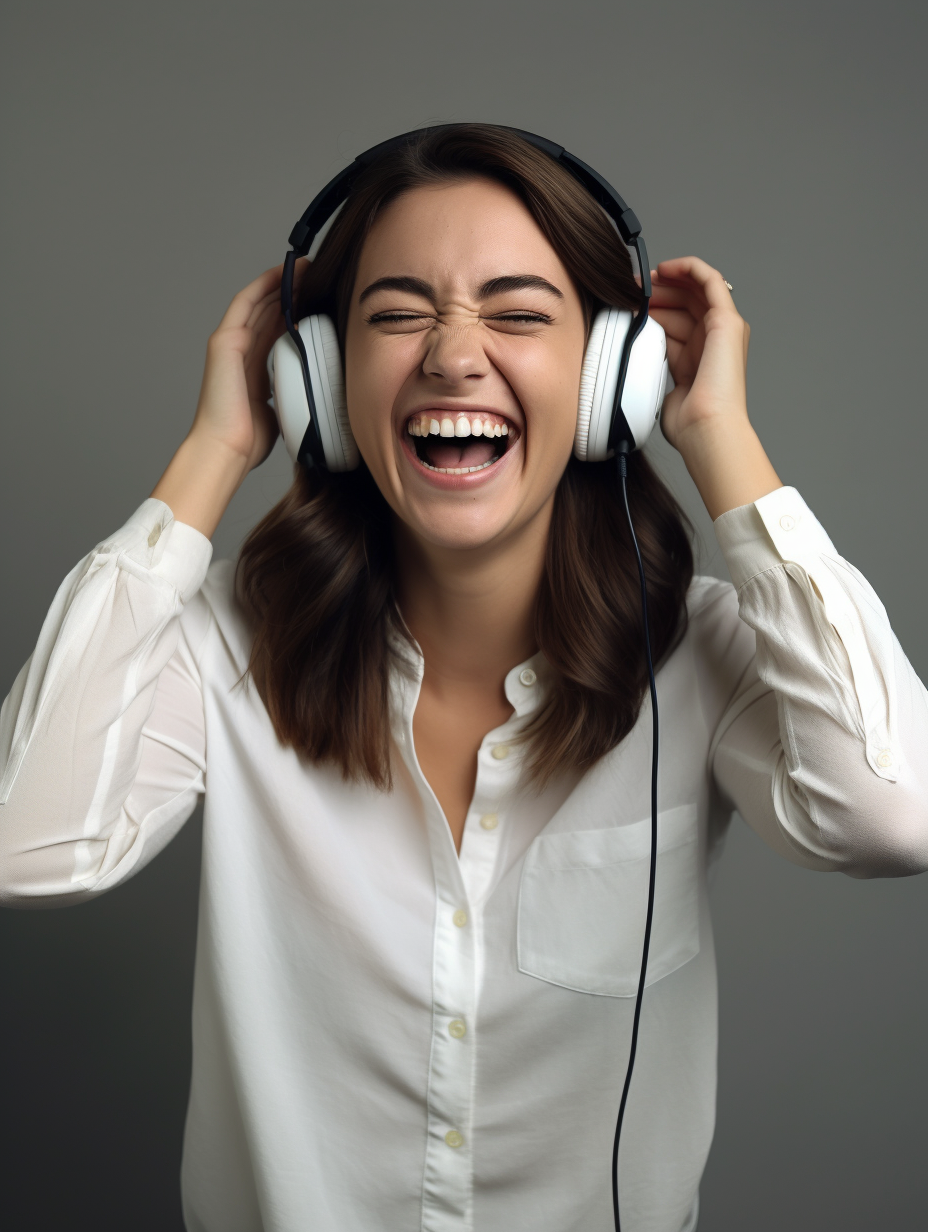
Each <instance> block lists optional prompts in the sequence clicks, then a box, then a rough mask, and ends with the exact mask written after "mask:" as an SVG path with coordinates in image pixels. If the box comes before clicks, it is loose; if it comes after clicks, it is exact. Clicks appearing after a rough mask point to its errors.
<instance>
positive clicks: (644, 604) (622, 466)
mask: <svg viewBox="0 0 928 1232" xmlns="http://www.w3.org/2000/svg"><path fill="white" fill-rule="evenodd" d="M616 461H617V463H618V469H619V482H620V483H621V485H622V502H623V504H624V505H625V517H626V518H627V519H628V529H629V532H630V534H631V537H632V546H633V547H634V549H635V559H636V560H637V562H638V581H639V584H640V586H641V620H642V625H643V627H644V652H645V658H646V660H647V667H648V688H649V690H650V693H651V860H650V867H649V870H648V911H647V916H646V918H645V926H644V946H643V949H642V954H641V973H640V975H639V977H638V993H637V995H636V997H635V1016H634V1018H633V1020H632V1042H631V1047H630V1049H629V1054H628V1069H627V1070H626V1073H625V1085H624V1087H623V1088H622V1101H621V1103H620V1104H619V1118H618V1121H617V1122H616V1127H615V1140H614V1141H613V1144H612V1213H613V1216H614V1218H615V1232H622V1224H621V1221H620V1219H619V1139H620V1137H621V1136H622V1121H623V1120H624V1118H625V1105H626V1103H627V1102H628V1090H629V1087H630V1086H631V1082H632V1070H633V1069H634V1068H635V1053H636V1052H637V1050H638V1026H639V1023H640V1021H641V999H642V996H643V995H644V982H645V977H646V976H647V973H648V949H649V948H650V945H651V922H652V920H653V918H654V883H655V878H656V873H657V754H658V737H659V726H658V718H657V685H656V684H655V682H654V662H653V660H652V658H651V637H650V634H649V632H648V587H647V583H646V581H645V575H644V562H643V561H642V559H641V549H640V548H639V547H638V539H637V536H636V535H635V527H634V524H633V522H632V514H631V510H630V509H629V506H628V485H627V479H628V444H627V443H626V442H624V441H623V442H622V443H621V444H620V445H619V446H618V449H617V451H616Z"/></svg>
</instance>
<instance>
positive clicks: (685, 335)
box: [650, 306, 696, 344]
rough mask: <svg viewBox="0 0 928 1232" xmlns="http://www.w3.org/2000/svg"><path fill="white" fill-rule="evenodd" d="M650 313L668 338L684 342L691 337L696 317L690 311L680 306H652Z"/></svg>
mask: <svg viewBox="0 0 928 1232" xmlns="http://www.w3.org/2000/svg"><path fill="white" fill-rule="evenodd" d="M650 315H651V316H652V317H653V318H654V320H655V321H656V322H657V323H658V325H659V326H660V327H661V329H662V330H663V331H664V333H665V334H666V335H667V337H668V338H673V339H674V341H676V342H682V343H684V344H686V343H687V342H689V340H690V338H692V336H693V331H694V330H695V328H696V318H695V317H694V316H693V314H692V313H691V312H687V311H685V310H684V309H682V308H654V307H653V306H652V308H651V313H650Z"/></svg>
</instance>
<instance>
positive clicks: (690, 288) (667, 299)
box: [651, 273, 708, 317]
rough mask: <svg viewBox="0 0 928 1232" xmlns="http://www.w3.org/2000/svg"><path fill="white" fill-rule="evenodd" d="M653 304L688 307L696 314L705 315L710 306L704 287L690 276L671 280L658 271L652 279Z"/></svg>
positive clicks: (654, 305)
mask: <svg viewBox="0 0 928 1232" xmlns="http://www.w3.org/2000/svg"><path fill="white" fill-rule="evenodd" d="M651 305H652V307H658V308H664V307H666V308H686V309H687V310H688V311H690V312H692V313H693V315H694V316H699V317H701V316H704V315H705V311H706V309H707V308H708V304H707V303H706V297H705V295H704V294H703V292H702V288H701V287H700V286H699V285H698V284H697V283H695V282H693V281H691V280H690V279H688V278H679V279H676V280H674V281H672V282H671V281H670V280H669V279H668V278H666V277H665V278H661V277H660V275H658V274H657V273H655V274H654V276H653V277H652V279H651Z"/></svg>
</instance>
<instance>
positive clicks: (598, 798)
mask: <svg viewBox="0 0 928 1232" xmlns="http://www.w3.org/2000/svg"><path fill="white" fill-rule="evenodd" d="M716 526H717V532H718V535H719V540H720V543H721V545H722V548H723V551H724V553H725V557H726V560H727V562H728V565H729V568H730V570H731V573H732V576H733V579H734V582H735V587H734V588H732V587H731V586H729V585H727V584H723V583H721V582H717V581H714V580H712V579H706V578H701V579H697V580H696V581H695V582H694V583H693V586H692V589H691V591H690V594H689V599H688V607H689V626H688V629H687V632H686V635H685V637H684V638H683V639H682V641H681V643H680V644H679V645H678V646H677V647H676V649H675V650H674V651H673V653H672V654H671V655H670V656H669V657H668V658H667V660H666V661H665V662H664V663H663V664H662V665H661V667H660V670H659V672H658V676H657V687H658V695H659V702H660V712H661V722H662V746H661V759H662V760H661V767H662V768H661V777H660V817H659V843H658V861H657V897H656V910H655V919H654V931H653V937H652V942H651V956H650V963H649V968H648V987H647V991H646V993H645V997H644V1004H643V1015H642V1022H641V1038H640V1044H639V1050H638V1060H637V1066H636V1071H635V1077H634V1080H633V1083H632V1088H631V1096H630V1102H629V1107H628V1111H627V1115H626V1121H625V1128H624V1131H623V1140H622V1150H621V1155H620V1162H619V1185H620V1196H621V1203H622V1212H623V1228H625V1229H626V1232H644V1230H645V1229H647V1230H648V1232H681V1230H683V1229H691V1228H693V1227H694V1226H695V1220H696V1211H697V1206H698V1185H699V1178H700V1174H701V1173H702V1170H703V1165H704V1163H705V1160H706V1156H707V1153H708V1150H709V1144H710V1140H711V1137H712V1129H713V1118H714V1099H715V1056H716V977H715V964H714V957H713V944H712V926H711V922H710V917H709V910H708V900H707V894H706V873H707V868H708V866H709V864H710V862H711V861H712V859H714V857H715V856H716V855H717V854H718V852H719V850H720V846H721V842H722V838H723V836H724V833H725V829H726V826H727V824H728V821H729V818H730V816H731V813H732V811H733V809H737V810H739V811H740V812H741V814H742V815H743V816H744V818H745V819H746V820H747V822H748V824H750V825H751V826H753V827H754V829H755V830H757V832H758V833H759V834H760V835H761V836H762V837H763V838H764V839H765V840H766V841H767V842H768V843H769V844H770V845H771V846H773V847H774V848H776V849H777V850H778V851H780V852H781V853H782V854H783V855H785V856H786V857H787V858H788V859H791V860H793V861H795V862H797V863H799V864H802V865H805V866H806V867H809V868H816V869H837V870H841V871H844V872H846V873H849V874H851V875H852V876H869V875H879V874H890V875H892V874H903V873H909V872H915V871H920V870H922V869H924V868H925V867H926V866H928V755H926V751H928V704H926V694H925V690H924V688H923V687H922V685H921V683H920V682H919V680H918V679H917V678H916V676H915V674H914V673H913V671H912V669H911V667H910V666H909V664H908V662H907V661H906V659H905V656H904V655H903V653H902V651H901V649H900V647H899V645H898V643H897V642H896V641H895V639H894V637H893V634H892V631H891V629H890V627H889V624H888V621H887V618H886V613H885V611H884V609H883V607H882V605H881V603H880V601H879V599H878V598H877V597H876V595H875V594H874V593H873V591H872V589H871V588H870V587H869V585H868V584H867V582H866V581H865V580H864V579H863V578H862V577H861V575H860V574H859V573H858V572H857V571H856V570H855V569H854V568H853V567H852V566H851V565H849V564H847V563H846V562H845V561H844V560H842V558H841V557H840V556H839V555H838V554H837V552H836V551H835V549H834V547H833V546H832V544H831V542H830V540H829V539H828V537H827V536H826V535H825V533H824V531H823V530H822V529H821V527H820V526H819V524H818V522H817V521H816V520H815V518H814V516H813V515H812V514H811V512H810V511H809V510H808V508H807V507H806V505H805V504H804V502H803V501H802V499H801V497H800V496H799V495H798V493H796V492H795V491H794V490H793V489H791V488H783V489H781V490H779V491H777V492H773V493H771V494H770V495H769V496H766V497H764V498H763V500H760V501H758V502H757V503H756V505H752V506H745V507H744V508H742V509H737V510H733V511H732V512H730V513H727V514H725V515H723V517H722V518H720V519H719V520H718V522H717V524H716ZM209 559H210V545H209V543H208V541H207V540H206V539H204V538H203V537H202V536H201V535H200V534H198V533H197V532H196V531H195V530H193V529H191V528H190V527H188V526H184V525H182V524H180V523H177V522H175V521H174V520H173V518H172V516H171V512H170V510H169V509H168V508H167V506H165V505H164V504H162V503H160V502H158V501H154V500H149V501H146V502H145V504H143V505H142V507H141V508H140V509H139V510H138V512H137V513H136V514H135V515H134V516H133V517H132V518H131V519H130V520H129V522H128V523H127V524H126V526H124V527H123V528H122V529H121V530H120V531H118V532H117V533H116V534H115V535H113V536H112V537H111V538H109V539H107V540H106V541H105V542H104V543H102V544H100V545H99V546H98V547H97V548H96V549H95V550H94V551H93V552H91V553H90V554H89V555H88V556H87V557H86V558H85V559H84V560H83V561H81V563H80V564H79V565H78V566H77V567H76V568H75V569H74V570H73V572H72V573H71V574H70V575H69V576H68V578H67V579H66V580H65V582H64V583H63V585H62V587H61V589H60V590H59V592H58V595H57V597H56V599H55V601H54V603H53V605H52V608H51V610H50V612H49V615H48V617H47V620H46V622H45V625H44V627H43V629H42V633H41V636H40V638H39V642H38V646H37V648H36V651H35V653H34V655H33V656H32V658H31V659H30V660H29V662H28V663H27V664H26V666H25V667H24V669H23V671H22V672H21V673H20V675H19V677H18V678H17V680H16V682H15V684H14V686H13V689H12V692H11V694H10V696H9V697H8V698H7V701H6V703H5V705H4V707H3V711H2V716H0V775H2V777H0V801H2V808H0V888H2V893H3V896H4V900H5V901H6V902H7V903H12V904H13V905H20V906H38V905H42V904H43V903H47V904H62V903H68V902H77V901H80V900H84V899H87V898H90V897H92V896H94V895H97V894H100V893H102V892H104V891H105V890H107V889H109V888H110V887H111V886H114V885H117V884H119V883H120V882H122V881H125V880H126V878H128V877H130V876H131V875H132V873H134V872H135V871H137V870H138V869H139V868H141V867H142V866H143V865H144V864H145V863H147V861H149V860H150V859H152V858H153V856H155V855H156V854H157V852H158V851H160V850H161V848H163V847H164V846H165V844H166V843H167V842H169V840H170V839H171V837H172V836H173V835H174V834H175V833H176V832H177V830H178V828H179V827H180V826H181V825H182V824H183V822H184V820H185V819H186V818H187V817H188V816H189V814H190V812H191V811H192V809H193V808H194V806H195V804H196V802H197V799H198V798H199V797H200V796H202V795H204V794H205V797H206V807H205V817H204V830H203V874H202V889H201V898H200V916H199V936H198V945H197V959H196V977H195V991H194V1009H193V1076H192V1086H191V1093H190V1105H189V1112H188V1118H187V1128H186V1138H185V1146H184V1162H183V1202H184V1212H185V1218H186V1221H187V1227H188V1229H189V1232H310V1230H311V1232H374V1230H376V1232H511V1230H512V1229H516V1228H526V1229H531V1230H532V1232H609V1230H610V1229H611V1228H612V1209H611V1179H610V1155H611V1145H612V1135H613V1130H614V1125H615V1119H616V1114H617V1110H618V1103H619V1095H620V1090H621V1084H622V1081H623V1078H624V1075H625V1069H626V1064H627V1059H628V1046H629V1039H630V1032H631V1022H632V1010H633V1006H634V993H635V989H636V984H637V979H638V969H639V962H640V955H641V941H642V933H643V926H644V913H645V906H646V898H647V868H648V851H649V802H648V780H649V767H650V756H651V749H650V714H649V712H648V711H649V705H648V703H647V702H646V704H645V706H644V709H643V711H642V714H641V717H640V719H639V721H638V723H637V724H636V726H635V727H634V729H633V730H632V731H631V732H630V733H629V735H628V736H627V737H626V738H625V739H624V740H623V741H622V743H621V744H620V745H619V746H618V747H617V748H615V749H613V751H612V752H611V753H609V754H608V755H607V756H605V757H603V758H602V759H601V760H600V761H599V762H598V763H597V764H596V765H595V766H594V767H593V768H592V769H591V770H590V771H588V772H587V773H586V774H583V775H562V776H560V777H557V778H555V779H554V780H553V781H552V782H551V783H550V784H549V785H548V786H547V787H546V788H545V789H544V790H543V791H541V792H537V791H535V790H534V789H532V788H531V786H530V785H529V786H526V785H525V784H523V783H522V781H521V778H520V775H521V770H522V765H523V760H524V751H523V746H522V745H521V744H520V743H519V740H518V736H519V732H520V730H521V729H522V727H523V725H524V724H525V722H526V720H527V719H528V717H529V716H530V715H531V714H532V713H533V711H534V710H535V708H536V707H537V706H538V704H539V702H540V700H541V699H542V698H543V696H544V691H545V687H546V672H547V666H546V663H545V661H544V660H543V658H542V657H541V656H540V655H536V656H535V657H534V658H532V659H531V660H529V661H528V662H527V663H519V664H516V665H514V666H513V668H512V670H511V671H510V672H509V674H508V675H507V677H506V682H505V689H506V696H507V698H508V699H509V702H510V703H511V705H512V708H513V715H512V717H511V718H510V719H509V720H508V721H507V722H506V723H505V724H503V726H502V727H499V728H497V729H496V730H495V731H491V732H488V733H487V735H486V737H485V739H484V741H483V743H482V745H481V748H480V751H479V754H478V758H477V779H476V787H475V789H474V796H473V800H472V801H471V805H470V809H469V811H468V814H467V820H466V824H465V827H464V833H463V841H462V844H461V851H460V856H458V854H457V853H456V851H455V848H454V844H453V841H452V837H451V833H450V830H449V827H448V824H447V821H446V819H445V817H444V815H443V813H442V810H441V808H440V806H439V803H438V800H437V799H436V797H435V795H434V793H433V792H432V790H431V788H430V787H429V785H428V783H427V782H426V780H425V778H424V777H423V775H422V772H421V770H420V768H419V764H418V761H417V759H416V751H415V747H414V743H413V729H412V718H413V712H414V710H415V706H416V701H417V697H418V691H419V685H420V681H421V678H422V661H421V658H420V657H419V655H418V654H417V653H415V652H414V651H411V650H409V649H406V650H404V651H402V655H401V658H400V660H399V662H398V663H397V666H396V669H395V671H394V673H393V677H392V684H391V688H392V702H391V714H392V724H393V739H394V780H395V785H394V788H393V790H392V791H391V792H389V793H382V792H379V791H376V790H374V789H373V788H372V787H370V786H368V785H366V784H358V783H346V782H345V781H343V779H342V778H341V775H340V774H339V773H338V772H337V771H336V770H334V769H332V768H329V767H325V766H316V765H310V764H307V763H306V762H305V761H304V760H301V758H300V757H298V756H297V755H296V754H295V753H294V752H293V750H291V749H286V748H282V747H281V745H280V744H279V743H278V741H277V738H276V736H275V734H274V730H273V727H272V725H271V722H270V720H269V718H268V715H267V712H266V710H265V708H264V706H263V705H262V703H261V701H260V699H259V698H258V696H257V693H256V690H255V689H254V687H253V686H252V685H250V684H249V682H248V680H247V679H246V680H244V681H243V680H242V677H243V674H244V672H245V669H246V665H247V662H248V655H249V646H250V638H249V632H248V629H247V627H246V624H245V622H244V620H243V617H242V614H241V612H240V611H239V609H238V608H237V607H236V604H235V602H234V598H233V592H232V579H233V570H232V566H231V565H230V564H229V563H219V564H216V565H214V566H212V567H211V568H209V569H208V566H209Z"/></svg>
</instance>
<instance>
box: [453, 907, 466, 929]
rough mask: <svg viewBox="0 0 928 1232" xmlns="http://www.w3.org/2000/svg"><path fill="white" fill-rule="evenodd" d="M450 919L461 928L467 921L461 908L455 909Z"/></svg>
mask: <svg viewBox="0 0 928 1232" xmlns="http://www.w3.org/2000/svg"><path fill="white" fill-rule="evenodd" d="M451 921H452V923H453V924H456V925H457V927H458V928H463V927H464V925H465V924H466V923H467V912H466V911H461V910H458V911H456V912H455V913H454V915H453V916H452V917H451Z"/></svg>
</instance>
